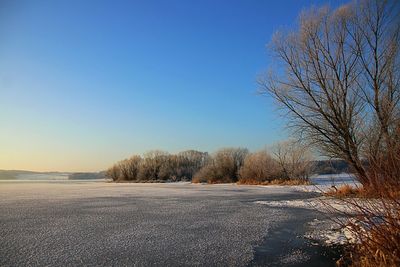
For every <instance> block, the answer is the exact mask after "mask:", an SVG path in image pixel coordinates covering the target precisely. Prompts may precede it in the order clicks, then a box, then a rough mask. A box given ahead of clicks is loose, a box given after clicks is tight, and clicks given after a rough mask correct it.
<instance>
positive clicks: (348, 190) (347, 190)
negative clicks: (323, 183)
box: [324, 184, 368, 198]
mask: <svg viewBox="0 0 400 267" xmlns="http://www.w3.org/2000/svg"><path fill="white" fill-rule="evenodd" d="M324 194H325V195H326V196H330V197H338V198H344V197H366V196H368V194H367V192H366V190H364V188H363V187H353V186H351V185H348V184H345V185H341V186H339V187H332V188H331V189H330V190H328V191H327V192H325V193H324Z"/></svg>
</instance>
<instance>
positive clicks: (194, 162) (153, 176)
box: [106, 150, 209, 181]
mask: <svg viewBox="0 0 400 267" xmlns="http://www.w3.org/2000/svg"><path fill="white" fill-rule="evenodd" d="M208 157H209V156H208V153H206V152H199V151H195V150H187V151H183V152H180V153H178V154H175V155H173V154H169V153H167V152H164V151H159V150H156V151H150V152H148V153H145V154H144V155H143V156H138V155H134V156H132V157H131V158H129V159H125V160H122V161H120V162H118V163H116V164H114V165H113V166H112V167H111V168H109V169H108V170H107V172H106V175H107V176H108V177H109V178H112V179H113V180H114V181H189V180H191V179H192V177H193V175H194V174H195V173H196V172H197V171H198V170H199V169H200V168H201V167H202V166H204V165H205V163H206V161H207V160H208Z"/></svg>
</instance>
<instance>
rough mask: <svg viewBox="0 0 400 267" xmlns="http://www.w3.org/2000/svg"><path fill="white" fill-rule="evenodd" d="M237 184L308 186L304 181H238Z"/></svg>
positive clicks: (307, 182)
mask: <svg viewBox="0 0 400 267" xmlns="http://www.w3.org/2000/svg"><path fill="white" fill-rule="evenodd" d="M237 184H242V185H309V184H310V182H309V181H307V180H304V179H274V180H271V181H257V180H248V179H247V180H239V182H238V183H237Z"/></svg>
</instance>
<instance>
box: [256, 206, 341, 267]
mask: <svg viewBox="0 0 400 267" xmlns="http://www.w3.org/2000/svg"><path fill="white" fill-rule="evenodd" d="M290 210H291V211H290V213H291V214H293V215H294V216H293V219H291V220H289V221H287V222H284V223H282V224H280V225H279V226H278V227H276V228H273V229H271V231H270V233H269V234H268V236H267V237H266V238H265V240H264V241H263V243H262V244H261V245H260V246H258V247H256V248H255V254H254V258H253V260H252V261H251V262H250V264H249V266H291V267H295V266H296V267H320V266H328V267H329V266H335V263H336V261H337V260H338V259H339V258H340V257H341V255H342V252H343V249H342V247H340V246H325V245H322V244H320V243H318V242H316V241H313V240H309V239H307V238H305V237H304V234H305V233H306V232H307V231H308V230H311V229H309V228H308V226H307V222H310V221H311V220H312V219H314V218H316V217H321V215H320V214H318V213H316V212H315V213H313V214H312V215H314V216H310V211H309V210H308V211H304V210H303V209H294V208H290Z"/></svg>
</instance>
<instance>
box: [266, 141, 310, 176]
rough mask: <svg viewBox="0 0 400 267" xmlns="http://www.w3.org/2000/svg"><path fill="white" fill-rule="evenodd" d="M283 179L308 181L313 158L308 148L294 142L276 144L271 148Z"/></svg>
mask: <svg viewBox="0 0 400 267" xmlns="http://www.w3.org/2000/svg"><path fill="white" fill-rule="evenodd" d="M272 151H273V154H274V156H275V158H276V160H277V162H278V165H279V166H280V169H281V172H282V174H281V176H282V178H284V179H300V180H308V178H309V176H310V175H311V173H312V170H313V165H314V163H313V156H312V153H311V151H310V150H309V148H308V147H307V146H306V145H304V144H300V143H298V142H296V141H293V140H291V141H284V142H280V143H277V144H276V145H274V146H273V148H272Z"/></svg>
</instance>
